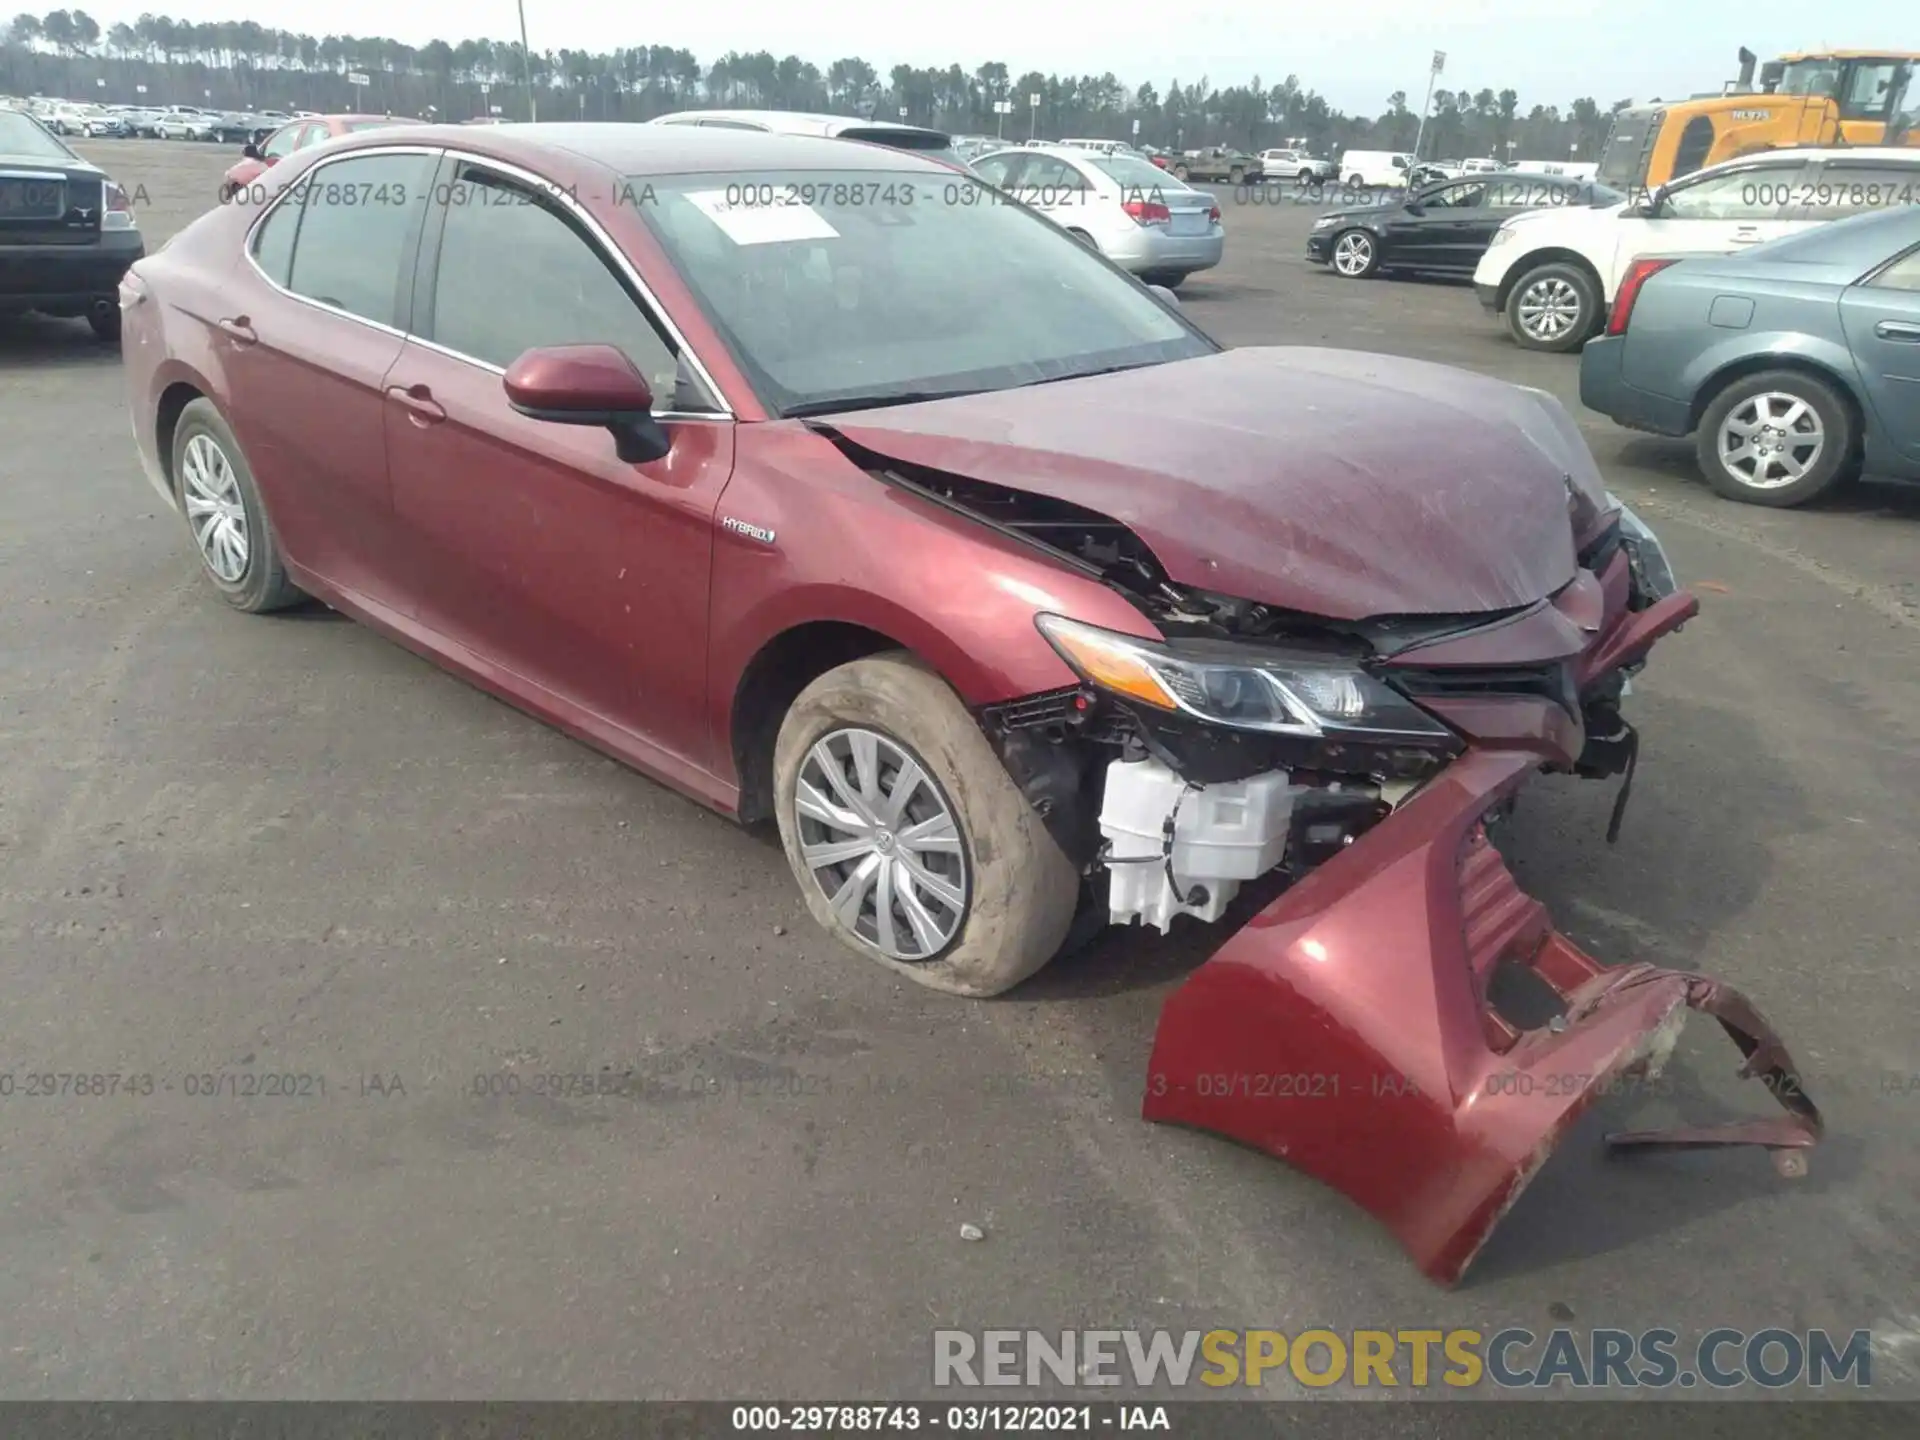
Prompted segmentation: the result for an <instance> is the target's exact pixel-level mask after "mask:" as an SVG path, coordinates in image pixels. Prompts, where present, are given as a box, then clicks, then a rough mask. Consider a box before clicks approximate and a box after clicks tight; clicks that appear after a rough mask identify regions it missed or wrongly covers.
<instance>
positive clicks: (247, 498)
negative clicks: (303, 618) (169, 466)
mask: <svg viewBox="0 0 1920 1440" xmlns="http://www.w3.org/2000/svg"><path fill="white" fill-rule="evenodd" d="M196 437H199V438H202V439H203V440H205V441H209V442H211V444H212V446H213V447H214V448H215V449H216V450H217V451H218V452H219V455H220V456H221V458H222V459H223V460H224V461H225V463H226V465H227V467H228V468H229V469H230V471H231V473H232V477H233V484H234V488H235V490H236V491H237V493H238V495H239V502H240V506H241V508H242V510H243V511H244V514H245V519H246V527H245V534H246V541H247V558H246V565H245V568H244V569H242V570H241V571H240V573H239V574H238V575H236V576H223V575H221V574H220V573H219V572H218V571H217V570H216V569H215V568H214V565H213V562H212V561H211V560H210V559H209V558H208V554H207V552H206V550H204V549H203V548H202V547H201V545H200V542H199V539H198V537H197V536H196V535H195V532H194V525H193V522H192V520H191V519H189V520H188V521H187V533H188V535H189V537H191V538H193V540H194V553H195V554H197V555H199V557H200V569H201V573H202V574H204V575H205V576H206V578H207V581H208V583H209V584H211V585H212V586H213V587H214V589H216V590H218V591H219V592H220V594H221V596H222V598H224V599H225V600H226V602H227V603H228V604H229V605H231V606H233V608H234V609H236V610H244V611H246V612H248V613H249V614H256V615H257V614H262V613H264V612H266V611H269V610H284V609H286V608H287V607H288V606H290V605H297V604H299V603H300V601H301V600H303V599H305V598H306V597H305V595H304V594H303V593H302V591H301V590H300V588H299V587H298V586H297V585H295V584H294V583H293V582H292V581H291V580H289V579H288V578H287V571H286V567H285V565H284V564H283V563H282V561H281V558H280V545H279V542H278V540H276V539H275V537H274V533H273V525H272V523H271V522H270V521H269V520H268V519H267V504H266V501H265V500H263V499H262V498H261V496H260V487H259V486H258V485H256V484H255V483H254V480H253V471H252V470H251V469H249V468H248V466H247V457H246V456H245V455H244V454H242V453H241V450H240V442H239V441H238V440H236V439H235V438H234V435H233V431H232V430H231V429H229V428H228V426H227V422H226V421H225V420H224V419H223V418H222V417H221V415H220V411H219V410H218V409H217V408H215V406H214V403H213V402H212V401H211V400H208V399H205V398H202V399H199V400H194V401H191V402H189V403H188V405H187V407H186V409H184V410H182V411H181V412H180V423H179V424H178V425H177V426H175V427H174V432H173V488H174V494H175V495H176V496H177V497H179V498H180V502H181V513H182V516H183V518H185V516H186V512H187V510H188V503H187V493H186V492H187V490H188V488H189V487H188V482H187V478H186V473H185V466H186V463H187V454H188V451H189V449H190V447H192V445H193V442H194V440H195V438H196Z"/></svg>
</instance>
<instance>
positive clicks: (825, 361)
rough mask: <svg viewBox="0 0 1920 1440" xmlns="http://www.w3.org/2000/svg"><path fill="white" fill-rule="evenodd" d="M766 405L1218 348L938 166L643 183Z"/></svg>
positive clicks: (851, 402)
mask: <svg viewBox="0 0 1920 1440" xmlns="http://www.w3.org/2000/svg"><path fill="white" fill-rule="evenodd" d="M630 183H631V185H632V188H633V189H634V190H635V191H636V192H640V191H642V190H643V189H644V191H645V193H646V194H647V196H648V203H646V204H644V205H642V206H640V207H639V210H640V214H641V216H642V218H643V219H644V221H645V223H646V224H647V225H648V227H649V228H650V229H651V230H652V231H653V232H654V233H655V235H656V236H657V237H658V238H659V240H660V243H661V245H662V246H663V247H664V248H665V250H666V251H667V253H668V255H669V256H670V257H671V259H672V261H673V263H674V265H675V267H676V268H677V269H678V271H679V272H680V274H681V276H682V278H684V279H685V281H686V282H687V284H688V286H689V288H690V289H691V290H692V291H693V292H694V294H695V297H696V298H697V299H698V300H699V302H700V304H701V306H702V308H703V309H704V310H705V311H706V313H707V316H708V318H709V320H710V321H711V322H712V324H713V325H714V327H715V328H716V329H717V330H718V331H719V332H720V334H721V335H722V337H723V338H724V339H725V341H726V342H727V344H728V346H729V348H730V349H731V351H732V352H733V354H734V356H735V358H736V359H737V360H738V362H739V364H740V365H741V368H742V369H743V370H744V371H745V372H746V373H747V374H748V375H749V377H751V379H752V381H753V384H754V386H755V389H756V390H757V391H758V392H759V394H760V395H761V398H762V399H763V400H764V401H765V403H766V404H767V405H768V407H769V408H770V409H771V410H773V411H775V412H777V413H784V414H793V413H797V412H806V411H822V412H825V411H828V410H831V409H832V408H834V407H836V406H837V407H839V408H845V409H852V408H857V406H858V405H860V404H874V403H882V404H883V403H886V402H887V401H888V400H889V399H899V398H902V397H905V396H908V395H914V394H920V395H926V394H935V393H939V394H946V393H955V392H975V391H982V390H1001V389H1008V388H1012V387H1014V386H1021V385H1032V384H1037V383H1040V382H1043V381H1048V380H1058V379H1066V378H1069V377H1071V376H1075V375H1085V374H1091V373H1094V372H1097V371H1103V370H1112V369H1129V368H1135V367H1138V366H1144V365H1154V364H1160V363H1163V362H1165V361H1170V360H1183V359H1188V358H1191V357H1193V356H1197V355H1206V354H1212V353H1214V351H1215V350H1217V348H1218V347H1217V346H1216V345H1215V344H1214V343H1213V342H1212V341H1210V340H1208V339H1207V338H1206V337H1205V336H1203V335H1202V334H1200V332H1198V331H1197V330H1195V329H1194V328H1193V327H1192V326H1191V325H1189V324H1187V323H1186V322H1185V321H1184V320H1182V319H1180V318H1179V317H1178V316H1177V315H1175V314H1173V313H1172V312H1171V311H1169V310H1168V309H1167V308H1166V307H1165V306H1163V305H1162V304H1160V302H1159V301H1157V300H1156V299H1154V298H1153V296H1152V295H1151V294H1150V293H1149V292H1147V291H1146V290H1144V289H1142V288H1141V287H1140V286H1139V285H1138V284H1137V283H1135V282H1134V281H1133V280H1131V279H1129V278H1128V277H1127V276H1125V275H1124V274H1121V273H1120V272H1118V271H1116V270H1114V269H1113V268H1112V267H1111V266H1110V265H1109V264H1108V263H1107V262H1106V261H1104V260H1102V259H1100V257H1099V256H1098V255H1096V254H1094V253H1093V252H1092V251H1090V250H1089V249H1088V248H1087V247H1086V246H1085V245H1083V244H1082V243H1081V242H1080V241H1078V240H1075V239H1073V238H1071V237H1070V236H1068V235H1067V234H1066V233H1065V232H1064V231H1063V230H1060V229H1058V228H1057V227H1056V226H1054V225H1053V224H1052V223H1051V222H1049V221H1047V220H1045V219H1043V218H1041V217H1040V216H1038V215H1035V214H1033V213H1032V212H1030V211H1028V210H1026V209H1025V208H1023V207H1021V206H1018V205H1009V204H1006V203H1005V201H1004V200H1001V199H998V198H997V197H996V196H995V195H994V192H993V191H992V190H991V189H989V188H988V187H987V186H985V185H982V184H980V183H979V182H978V181H976V180H974V179H972V178H970V177H967V176H962V175H957V174H951V173H943V174H934V173H930V172H929V171H927V170H924V169H919V170H911V171H900V172H884V171H875V170H865V171H846V172H809V173H784V172H766V173H755V174H739V173H733V174H713V175H704V176H673V177H670V178H668V179H665V180H663V179H662V178H660V177H658V176H654V177H635V178H634V179H633V180H632V181H631V182H630Z"/></svg>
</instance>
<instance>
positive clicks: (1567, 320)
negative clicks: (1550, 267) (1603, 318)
mask: <svg viewBox="0 0 1920 1440" xmlns="http://www.w3.org/2000/svg"><path fill="white" fill-rule="evenodd" d="M1514 304H1515V305H1517V306H1518V307H1519V314H1520V328H1521V329H1522V330H1524V331H1526V332H1527V334H1528V335H1530V336H1532V337H1533V338H1534V339H1535V340H1559V339H1561V338H1562V337H1564V336H1565V335H1566V334H1567V333H1568V332H1569V331H1571V330H1572V329H1573V327H1574V326H1575V325H1577V324H1579V323H1580V292H1579V291H1578V290H1576V289H1574V288H1573V285H1572V284H1571V282H1569V281H1566V280H1562V279H1561V278H1560V277H1559V276H1558V275H1549V276H1548V277H1547V278H1546V279H1544V280H1536V281H1534V282H1533V283H1532V284H1531V285H1529V286H1527V288H1526V289H1524V290H1522V291H1521V292H1520V295H1519V298H1518V299H1516V300H1515V301H1514Z"/></svg>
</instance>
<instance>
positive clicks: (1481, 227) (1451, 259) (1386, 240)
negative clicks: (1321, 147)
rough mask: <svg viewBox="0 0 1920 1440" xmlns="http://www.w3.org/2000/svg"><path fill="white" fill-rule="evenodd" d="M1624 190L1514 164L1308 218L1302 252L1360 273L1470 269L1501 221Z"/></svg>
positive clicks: (1614, 198)
mask: <svg viewBox="0 0 1920 1440" xmlns="http://www.w3.org/2000/svg"><path fill="white" fill-rule="evenodd" d="M1626 198H1627V197H1626V196H1624V195H1622V194H1620V193H1619V192H1618V191H1617V190H1609V189H1607V188H1606V187H1605V186H1604V185H1599V184H1596V183H1595V182H1593V181H1590V180H1565V179H1562V178H1560V177H1558V176H1553V175H1529V174H1526V173H1525V172H1523V171H1519V170H1508V171H1503V172H1501V173H1500V174H1498V175H1479V176H1472V177H1469V178H1467V179H1464V180H1448V181H1444V182H1442V183H1440V184H1438V185H1430V186H1428V187H1427V188H1425V189H1423V190H1416V191H1413V192H1412V193H1410V194H1409V195H1408V196H1407V197H1406V198H1405V199H1404V200H1403V199H1391V200H1387V201H1385V202H1383V203H1381V204H1378V205H1369V206H1365V207H1361V208H1358V209H1349V210H1336V211H1334V212H1332V213H1331V214H1327V215H1322V216H1320V217H1319V218H1318V219H1317V220H1315V221H1314V222H1313V230H1312V232H1311V233H1310V234H1309V235H1308V236H1307V259H1309V260H1311V261H1313V263H1314V264H1316V265H1330V266H1331V267H1332V268H1333V271H1334V273H1335V274H1336V275H1342V276H1345V277H1346V278H1347V279H1349V280H1362V279H1365V278H1367V277H1368V276H1371V275H1378V274H1380V273H1382V272H1383V271H1393V270H1402V271H1420V272H1426V273H1432V274H1444V275H1471V274H1472V273H1473V270H1474V267H1475V266H1476V265H1477V264H1478V263H1479V261H1480V257H1481V256H1482V255H1483V254H1485V253H1486V249H1487V245H1488V244H1489V242H1491V241H1492V239H1493V237H1494V234H1495V232H1496V231H1498V230H1499V228H1500V227H1501V225H1502V224H1504V223H1505V222H1506V221H1507V220H1509V219H1511V218H1512V217H1513V216H1515V215H1519V214H1524V213H1525V212H1526V211H1528V210H1538V209H1549V208H1552V207H1555V206H1569V205H1573V206H1588V207H1591V206H1596V205H1598V206H1612V205H1618V204H1620V203H1622V202H1623V201H1624V200H1625V199H1626Z"/></svg>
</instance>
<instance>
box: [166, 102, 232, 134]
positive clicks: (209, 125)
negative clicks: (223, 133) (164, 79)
mask: <svg viewBox="0 0 1920 1440" xmlns="http://www.w3.org/2000/svg"><path fill="white" fill-rule="evenodd" d="M219 129H220V120H219V117H218V116H217V115H210V114H208V113H207V112H206V111H204V110H196V109H194V108H193V107H192V106H190V105H170V106H168V107H167V108H166V109H165V110H163V111H162V112H161V113H160V116H159V118H158V119H156V120H155V121H154V122H153V133H154V134H155V135H156V136H157V137H159V138H160V139H162V140H212V139H213V138H214V137H215V136H216V135H218V134H219Z"/></svg>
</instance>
